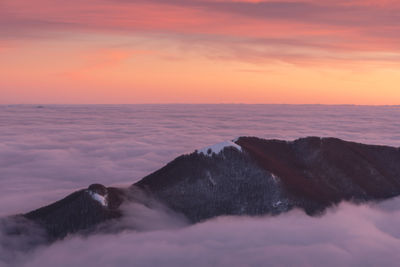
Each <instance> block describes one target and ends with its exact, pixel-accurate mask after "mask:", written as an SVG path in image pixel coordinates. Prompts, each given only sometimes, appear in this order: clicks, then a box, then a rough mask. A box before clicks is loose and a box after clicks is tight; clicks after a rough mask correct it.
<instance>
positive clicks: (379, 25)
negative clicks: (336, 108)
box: [0, 0, 400, 105]
mask: <svg viewBox="0 0 400 267" xmlns="http://www.w3.org/2000/svg"><path fill="white" fill-rule="evenodd" d="M399 31H400V3H399V1H396V0H379V1H378V0H348V1H345V0H325V1H317V0H287V1H279V0H275V1H269V0H267V1H256V0H193V1H187V0H171V1H166V0H146V1H144V0H70V1H61V0H35V1H30V0H2V1H1V2H0V103H1V104H49V103H52V104H107V103H109V104H128V103H287V104H360V105H394V104H399V103H400V90H399V87H398V85H399V84H400V64H399V61H400V35H399V34H398V33H399Z"/></svg>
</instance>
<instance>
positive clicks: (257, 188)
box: [23, 137, 400, 241]
mask: <svg viewBox="0 0 400 267" xmlns="http://www.w3.org/2000/svg"><path fill="white" fill-rule="evenodd" d="M230 143H231V144H232V145H229V144H230ZM223 144H224V146H222V147H221V146H218V147H217V148H218V149H217V150H214V152H215V153H213V149H212V148H210V149H203V150H201V152H194V153H192V154H190V155H182V156H180V157H178V158H176V159H175V160H173V161H172V162H170V163H169V164H167V165H166V166H165V167H163V168H161V169H160V170H158V171H156V172H154V173H152V174H150V175H148V176H146V177H144V178H143V179H142V180H140V181H139V182H137V183H135V184H134V185H132V186H131V187H130V188H128V189H116V188H106V187H104V186H102V185H91V186H90V187H89V188H88V189H86V190H80V191H77V192H75V193H73V194H71V195H69V196H68V197H66V198H65V199H63V200H60V201H58V202H56V203H54V204H51V205H49V206H46V207H43V208H40V209H38V210H35V211H32V212H30V213H27V214H25V215H23V217H25V218H26V219H28V220H29V221H33V222H34V223H36V224H37V225H39V226H40V227H41V228H43V229H45V231H46V232H47V235H48V236H49V238H48V239H49V240H50V241H51V240H54V239H59V238H63V237H65V236H66V235H67V234H69V233H75V232H82V231H85V232H87V231H90V229H94V226H96V225H98V224H100V223H102V222H106V221H110V220H111V219H118V218H120V217H122V216H124V214H123V211H122V210H121V208H120V205H121V204H122V203H123V202H132V201H137V202H141V203H142V204H145V205H146V203H145V201H143V198H142V197H139V196H138V197H132V195H135V194H137V192H141V193H140V194H139V195H145V196H146V197H145V199H152V200H156V201H159V202H161V203H162V204H163V205H165V206H166V207H168V208H169V209H171V210H172V211H174V212H177V213H180V214H183V215H184V216H185V217H186V218H187V219H188V220H189V221H190V222H192V223H196V222H199V221H203V220H206V219H209V218H213V217H216V216H220V215H264V214H271V215H276V214H279V213H282V212H286V211H288V210H290V209H292V208H300V209H303V210H304V211H305V212H306V213H307V214H309V215H314V214H320V213H321V212H322V211H324V210H325V209H326V208H327V207H329V206H331V205H334V204H336V203H338V202H340V201H343V200H348V201H354V202H363V201H369V200H381V199H386V198H390V197H393V196H397V195H399V194H400V151H399V149H397V148H393V147H385V146H373V145H364V144H358V143H353V142H346V141H343V140H339V139H335V138H317V137H308V138H303V139H298V140H296V141H293V142H286V141H278V140H263V139H259V138H255V137H241V138H239V139H238V140H236V141H235V143H232V142H224V143H223ZM135 192H136V193H135ZM142 193H144V194H142ZM128 196H129V197H128Z"/></svg>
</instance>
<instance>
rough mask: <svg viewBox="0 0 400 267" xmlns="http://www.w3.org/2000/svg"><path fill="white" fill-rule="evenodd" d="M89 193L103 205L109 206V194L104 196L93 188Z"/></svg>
mask: <svg viewBox="0 0 400 267" xmlns="http://www.w3.org/2000/svg"><path fill="white" fill-rule="evenodd" d="M87 192H88V193H89V195H90V196H91V197H92V198H93V199H94V200H96V201H97V202H99V203H100V204H101V205H102V206H104V207H107V195H105V196H102V195H100V194H97V193H96V192H93V191H91V190H88V191H87Z"/></svg>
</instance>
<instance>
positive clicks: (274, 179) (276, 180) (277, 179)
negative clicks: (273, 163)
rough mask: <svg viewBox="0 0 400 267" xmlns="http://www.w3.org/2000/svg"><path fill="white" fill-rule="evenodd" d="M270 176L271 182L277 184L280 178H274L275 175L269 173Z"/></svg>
mask: <svg viewBox="0 0 400 267" xmlns="http://www.w3.org/2000/svg"><path fill="white" fill-rule="evenodd" d="M271 176H272V180H273V181H274V182H275V183H278V182H279V180H280V178H279V177H278V176H276V175H275V174H273V173H271Z"/></svg>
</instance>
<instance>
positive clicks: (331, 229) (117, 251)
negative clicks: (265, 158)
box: [0, 198, 400, 267]
mask: <svg viewBox="0 0 400 267" xmlns="http://www.w3.org/2000/svg"><path fill="white" fill-rule="evenodd" d="M399 201H400V198H397V199H393V200H389V201H386V202H383V203H381V204H364V205H354V204H349V203H342V204H340V205H339V206H337V207H335V208H332V209H330V210H328V211H327V212H326V214H324V215H323V216H320V217H309V216H307V215H306V214H304V213H303V212H302V211H300V210H293V211H291V212H289V213H287V214H282V215H279V216H275V217H271V216H265V217H246V216H242V217H219V218H215V219H212V220H209V221H206V222H203V223H198V224H195V225H191V226H189V225H187V224H185V222H184V220H182V218H180V217H179V216H177V215H176V214H175V215H173V214H168V213H166V212H165V211H162V210H159V209H154V210H152V211H150V210H148V209H144V208H143V207H132V206H131V207H124V209H126V210H130V211H131V212H132V213H131V216H128V218H126V219H125V222H124V224H125V225H129V223H132V224H135V226H136V227H139V228H138V229H140V230H135V231H134V230H124V231H120V232H117V233H113V234H104V233H102V234H101V233H99V234H95V235H91V236H88V237H83V236H79V235H70V236H68V237H67V238H66V239H65V240H63V241H59V242H56V243H54V244H52V245H50V246H42V247H39V248H38V249H36V250H34V251H31V252H29V253H25V254H20V255H17V257H16V258H14V260H13V261H12V263H10V262H8V263H7V264H8V265H9V266H12V264H13V263H17V264H18V266H38V267H43V266H44V267H46V266H93V265H95V266H160V265H163V266H188V265H190V266H265V265H268V266H310V265H311V266H398V262H399V260H400V255H399V253H398V251H400V229H399V227H398V225H399V223H400V209H399V208H398V207H399V206H398V204H399ZM395 207H397V208H395ZM133 214H134V216H136V217H137V218H143V220H142V219H139V220H137V219H133V218H132V216H133ZM1 249H2V250H3V251H1V252H0V255H1V253H4V247H3V246H2V247H1ZM4 264H5V263H4ZM5 266H7V265H5Z"/></svg>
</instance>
